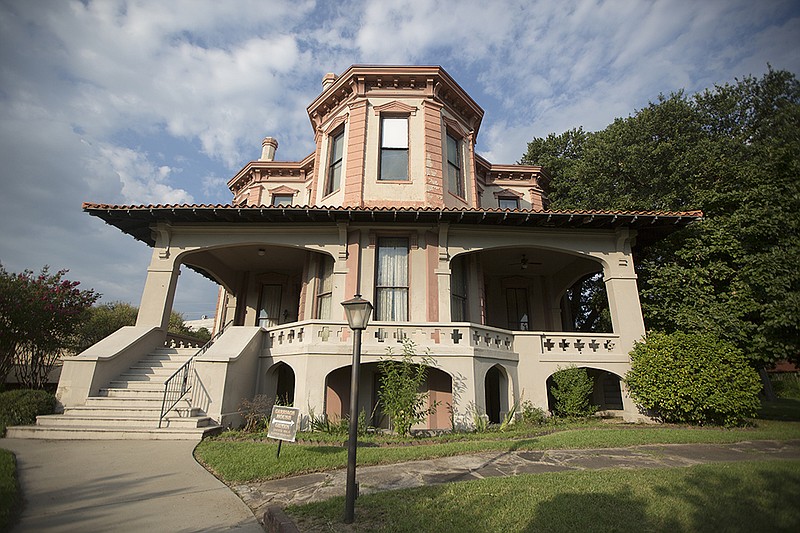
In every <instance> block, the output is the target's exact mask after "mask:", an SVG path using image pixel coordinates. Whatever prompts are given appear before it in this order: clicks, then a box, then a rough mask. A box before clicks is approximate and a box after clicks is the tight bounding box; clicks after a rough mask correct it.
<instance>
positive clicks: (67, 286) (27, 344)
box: [0, 266, 100, 389]
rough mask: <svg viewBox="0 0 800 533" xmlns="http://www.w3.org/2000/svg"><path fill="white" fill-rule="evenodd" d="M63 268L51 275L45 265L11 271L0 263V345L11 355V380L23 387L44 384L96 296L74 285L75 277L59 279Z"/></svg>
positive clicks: (61, 276)
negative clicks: (36, 269)
mask: <svg viewBox="0 0 800 533" xmlns="http://www.w3.org/2000/svg"><path fill="white" fill-rule="evenodd" d="M66 273H67V271H66V270H59V271H58V272H56V273H55V274H52V273H50V270H49V268H48V267H47V266H45V267H44V268H42V271H41V273H40V274H38V275H36V274H34V272H33V271H31V270H25V271H23V272H21V273H19V274H11V273H8V272H6V270H5V269H4V268H2V266H0V278H2V282H1V284H0V287H2V289H3V291H2V293H0V324H2V327H0V337H2V340H0V346H2V347H3V349H4V350H5V354H6V355H8V354H11V355H12V357H13V363H14V369H15V371H16V374H17V379H18V380H19V382H20V383H21V384H22V385H23V386H25V387H28V388H32V389H41V388H44V387H45V385H46V384H47V376H48V374H49V373H50V370H52V368H53V366H54V365H55V363H56V361H57V360H58V357H59V356H60V355H61V353H62V351H63V350H64V349H65V348H67V347H68V346H69V344H70V339H71V337H72V335H73V332H74V331H75V329H76V328H77V327H78V325H79V324H80V323H81V321H82V320H83V318H84V316H85V313H86V310H87V309H88V308H89V307H90V306H91V305H92V304H93V303H94V302H95V301H96V300H97V298H99V297H100V295H99V294H98V293H96V292H94V291H93V290H91V289H89V290H81V289H79V288H78V285H80V282H77V281H69V280H67V279H64V275H65V274H66ZM6 364H7V363H6Z"/></svg>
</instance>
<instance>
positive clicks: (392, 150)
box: [378, 114, 411, 182]
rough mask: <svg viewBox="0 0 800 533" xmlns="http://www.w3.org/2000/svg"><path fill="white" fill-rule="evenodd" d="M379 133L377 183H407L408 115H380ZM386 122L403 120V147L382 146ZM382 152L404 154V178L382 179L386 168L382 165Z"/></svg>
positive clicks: (408, 166) (408, 177)
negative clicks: (404, 129) (404, 126)
mask: <svg viewBox="0 0 800 533" xmlns="http://www.w3.org/2000/svg"><path fill="white" fill-rule="evenodd" d="M380 120H381V122H380V131H379V133H378V181H384V182H407V181H410V180H411V172H410V170H411V169H410V161H411V160H410V158H409V145H410V144H411V143H410V142H409V140H410V136H411V135H410V127H411V124H410V120H409V115H394V114H381V116H380ZM387 120H403V121H404V122H405V125H406V133H405V147H404V148H402V147H391V146H384V142H385V139H384V132H385V128H386V125H385V124H386V121H387ZM384 152H388V153H399V152H405V154H406V157H405V161H406V171H405V177H403V178H398V177H383V172H384V169H385V168H387V165H386V164H384Z"/></svg>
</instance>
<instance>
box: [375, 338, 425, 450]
mask: <svg viewBox="0 0 800 533" xmlns="http://www.w3.org/2000/svg"><path fill="white" fill-rule="evenodd" d="M414 356H416V344H415V343H414V341H412V340H410V339H403V355H402V357H400V359H399V360H396V359H391V357H392V352H391V349H389V357H390V358H389V359H382V360H381V361H380V362H379V363H378V368H380V371H381V377H380V388H379V389H378V397H379V398H380V400H381V404H382V406H383V410H384V411H385V412H386V414H388V415H389V417H390V418H391V421H392V427H393V428H394V430H395V431H396V432H397V434H398V435H401V436H403V437H405V436H408V435H409V433H410V432H411V426H413V425H414V424H417V423H419V422H422V421H423V420H425V418H426V417H427V416H428V415H431V414H433V413H435V412H436V407H437V405H438V402H437V403H435V404H434V405H431V406H429V407H425V405H426V404H427V403H428V394H427V393H420V392H419V390H420V389H421V388H422V387H423V386H424V385H425V383H426V382H427V376H428V365H431V364H432V363H433V359H431V358H430V357H422V361H421V364H417V363H414V359H413V358H414Z"/></svg>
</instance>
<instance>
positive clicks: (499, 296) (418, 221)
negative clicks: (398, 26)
mask: <svg viewBox="0 0 800 533" xmlns="http://www.w3.org/2000/svg"><path fill="white" fill-rule="evenodd" d="M307 111H308V116H309V119H310V122H311V126H312V130H313V135H314V139H315V150H314V152H313V153H311V154H309V155H308V156H307V157H305V158H304V159H303V160H301V161H280V160H279V159H276V153H277V149H278V142H277V140H276V139H274V138H271V137H267V138H266V139H264V141H263V143H262V155H261V157H260V159H259V160H257V161H252V162H250V163H247V164H246V165H245V166H244V167H243V168H242V169H241V170H240V171H239V172H238V173H237V174H236V175H235V176H233V177H232V178H231V180H230V181H229V182H228V187H229V188H230V190H231V192H232V194H233V198H232V201H231V203H230V204H226V205H128V206H126V205H106V204H95V203H87V204H84V206H83V208H84V211H86V212H88V213H89V214H91V215H93V216H97V217H99V218H101V219H103V220H104V221H105V222H107V223H108V224H111V225H114V226H116V227H118V228H119V229H120V230H121V231H123V232H125V233H128V234H130V235H131V236H133V237H134V238H136V239H138V240H140V241H143V242H145V243H147V244H148V245H149V246H151V247H152V249H153V254H152V260H151V262H150V265H149V267H148V269H147V279H146V283H145V287H144V292H143V295H142V300H141V304H140V311H139V316H138V319H137V323H136V326H135V327H131V328H124V329H123V330H121V331H120V332H117V333H115V334H114V335H112V337H110V338H109V339H106V340H105V341H103V342H101V343H100V345H97V346H95V347H93V348H91V349H90V350H88V351H87V352H86V353H84V354H81V355H80V356H77V357H75V358H72V359H70V360H67V361H66V362H65V366H64V371H63V373H62V378H61V383H60V385H59V391H58V397H59V400H60V401H61V403H62V404H63V405H64V406H69V405H84V404H86V402H87V399H88V398H91V397H92V396H94V395H97V394H98V393H99V392H98V391H100V390H101V389H102V388H103V387H104V384H107V382H108V381H109V380H113V379H115V378H114V376H115V375H116V374H118V373H120V372H124V371H125V369H126V368H128V367H129V366H130V365H131V364H133V363H134V362H135V361H137V360H138V359H141V358H142V357H144V356H145V355H147V354H148V353H150V352H152V351H153V350H154V349H156V348H157V347H160V346H162V345H163V344H164V342H165V339H166V335H167V334H166V327H167V322H168V319H169V314H170V311H171V308H172V302H173V299H174V296H175V290H176V286H177V280H178V275H179V271H180V267H181V266H182V265H183V266H186V267H189V268H192V269H194V270H196V271H198V272H200V273H202V274H203V275H205V276H207V277H208V278H209V279H212V280H213V281H214V282H216V283H217V284H219V287H220V289H219V299H218V305H217V312H216V322H215V326H214V332H215V333H217V334H218V335H217V338H216V340H215V341H214V343H213V344H212V345H211V346H210V347H208V348H207V349H206V350H205V351H204V352H203V353H202V354H200V355H198V356H197V357H196V358H195V359H194V362H193V365H194V366H193V375H192V377H191V380H193V381H194V385H193V386H192V390H191V391H190V392H189V400H190V402H191V404H192V406H193V408H194V409H196V410H200V411H202V412H203V413H204V414H205V415H207V416H208V417H210V418H211V419H212V420H213V421H214V422H216V423H218V424H222V425H226V424H229V423H236V421H237V408H238V405H239V403H240V402H241V400H242V399H243V398H251V397H253V396H254V395H255V394H267V395H269V396H270V397H278V398H279V399H281V400H282V401H286V402H291V403H293V405H294V406H295V407H299V408H300V409H301V412H302V413H303V414H304V415H306V416H310V415H313V416H317V415H321V414H323V413H325V414H327V415H328V416H329V417H332V418H334V419H335V418H337V417H341V416H344V415H347V414H348V410H349V393H350V391H349V388H350V364H351V357H352V356H351V354H352V340H353V339H352V332H351V331H350V329H349V328H348V326H347V323H346V320H345V315H344V309H343V308H342V306H341V305H340V302H342V301H344V300H347V299H350V298H352V297H353V296H354V295H355V294H361V295H362V297H363V298H365V299H367V300H369V301H370V302H372V304H373V306H374V308H375V309H374V313H373V316H372V319H371V321H370V324H369V327H368V329H367V330H366V331H365V332H364V335H363V347H362V370H361V382H360V385H359V390H360V399H359V410H363V411H365V412H366V414H367V416H368V417H369V418H370V420H371V422H372V424H373V425H375V426H383V427H385V426H386V425H387V424H388V421H387V420H386V417H385V416H383V414H382V413H381V410H380V405H379V403H378V401H377V389H378V382H379V371H378V362H379V361H380V360H381V359H382V358H386V357H387V354H388V353H389V352H390V351H393V352H394V353H399V352H400V351H401V348H402V342H403V341H404V340H405V339H409V340H411V341H413V342H414V343H415V345H416V349H417V353H418V354H420V355H426V354H427V356H428V357H430V358H431V359H432V361H433V366H432V368H431V369H430V371H429V373H428V383H427V387H426V389H427V392H428V393H429V401H430V402H438V405H439V408H438V409H437V411H436V413H434V414H432V415H431V416H430V417H429V419H428V420H427V421H426V422H425V423H424V424H422V426H421V427H427V428H432V429H447V428H450V427H452V426H469V425H471V423H472V420H473V417H474V416H475V414H476V413H477V414H479V415H483V414H485V415H486V416H488V418H489V420H490V421H492V422H499V421H500V420H502V418H503V416H504V415H505V413H507V412H508V410H509V409H510V408H511V406H513V405H514V404H515V403H518V402H520V401H524V400H528V401H530V402H532V403H533V404H534V405H536V406H539V407H541V408H543V409H548V407H549V400H548V379H549V378H550V376H551V375H552V374H553V373H554V372H555V371H557V370H558V369H559V368H564V367H567V366H578V367H584V368H587V369H589V372H590V374H591V375H592V376H593V377H594V378H595V379H594V381H595V391H594V395H593V401H594V403H595V404H597V405H600V406H601V409H603V410H606V411H610V412H614V413H616V414H617V415H619V416H623V417H624V418H625V419H627V420H634V419H638V418H639V416H640V415H639V413H638V412H637V409H636V407H635V406H634V405H633V403H632V402H631V400H630V398H629V396H628V394H627V391H626V389H625V386H624V383H623V382H622V381H621V380H620V378H621V377H623V376H624V375H625V373H626V372H627V371H628V369H629V368H630V360H629V357H628V352H629V351H630V350H631V348H632V347H633V343H634V342H635V341H637V340H639V339H641V338H642V336H643V335H644V332H645V329H644V323H643V320H642V312H641V307H640V304H639V298H638V289H637V282H636V273H635V270H634V264H633V257H632V248H633V247H634V246H635V245H636V242H637V239H638V240H640V241H641V240H652V239H657V238H659V237H661V236H663V235H665V234H667V233H669V232H671V231H675V230H676V229H678V228H680V227H683V226H685V225H686V224H689V223H691V222H692V221H694V220H696V219H697V218H699V214H698V213H695V212H689V213H661V212H605V211H576V212H564V211H551V210H548V198H547V189H548V184H549V180H550V178H549V175H548V173H547V171H546V170H545V169H543V168H541V167H538V166H527V165H498V164H494V163H491V162H489V161H487V160H486V159H484V158H482V157H481V156H479V155H478V154H477V153H476V140H477V136H478V132H479V129H480V125H481V121H482V118H483V110H482V109H481V108H480V106H478V104H477V103H476V102H475V101H473V100H472V98H471V97H470V96H469V95H468V94H467V93H466V92H465V91H464V90H463V89H462V88H461V87H460V86H459V85H458V84H457V83H456V82H455V81H454V80H453V79H452V78H451V77H450V75H448V74H447V72H445V71H444V69H442V68H441V67H425V66H408V67H402V66H401V67H382V66H381V67H379V66H352V67H350V68H349V69H347V70H346V71H345V72H344V73H342V74H341V75H338V76H337V75H334V74H327V75H326V76H325V77H324V79H323V83H322V92H321V93H320V95H319V96H318V97H317V98H316V99H315V100H314V101H313V102H311V104H310V105H309V106H308V108H307ZM596 274H601V275H602V280H603V283H604V285H605V289H606V293H607V296H608V311H609V314H610V317H611V323H612V330H611V331H608V332H578V331H575V326H574V320H573V317H571V316H570V311H569V305H567V300H566V296H565V295H566V294H567V292H568V291H569V290H570V289H571V288H573V287H575V286H576V283H577V282H579V281H580V280H583V279H585V278H586V277H587V276H591V275H596Z"/></svg>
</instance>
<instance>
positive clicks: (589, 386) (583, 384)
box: [550, 366, 597, 418]
mask: <svg viewBox="0 0 800 533" xmlns="http://www.w3.org/2000/svg"><path fill="white" fill-rule="evenodd" d="M550 379H551V380H552V383H553V386H552V387H551V388H550V393H551V394H552V395H553V399H554V400H555V402H554V403H553V414H554V415H556V416H563V417H568V418H572V417H575V418H581V417H586V416H590V415H592V414H593V413H594V412H595V411H597V406H596V405H592V404H591V403H590V399H591V395H592V390H593V389H594V380H593V379H592V378H591V377H590V376H589V373H588V372H587V371H586V369H585V368H578V367H575V366H571V367H568V368H562V369H559V370H558V371H557V372H555V373H554V374H553V375H552V376H551V377H550Z"/></svg>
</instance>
